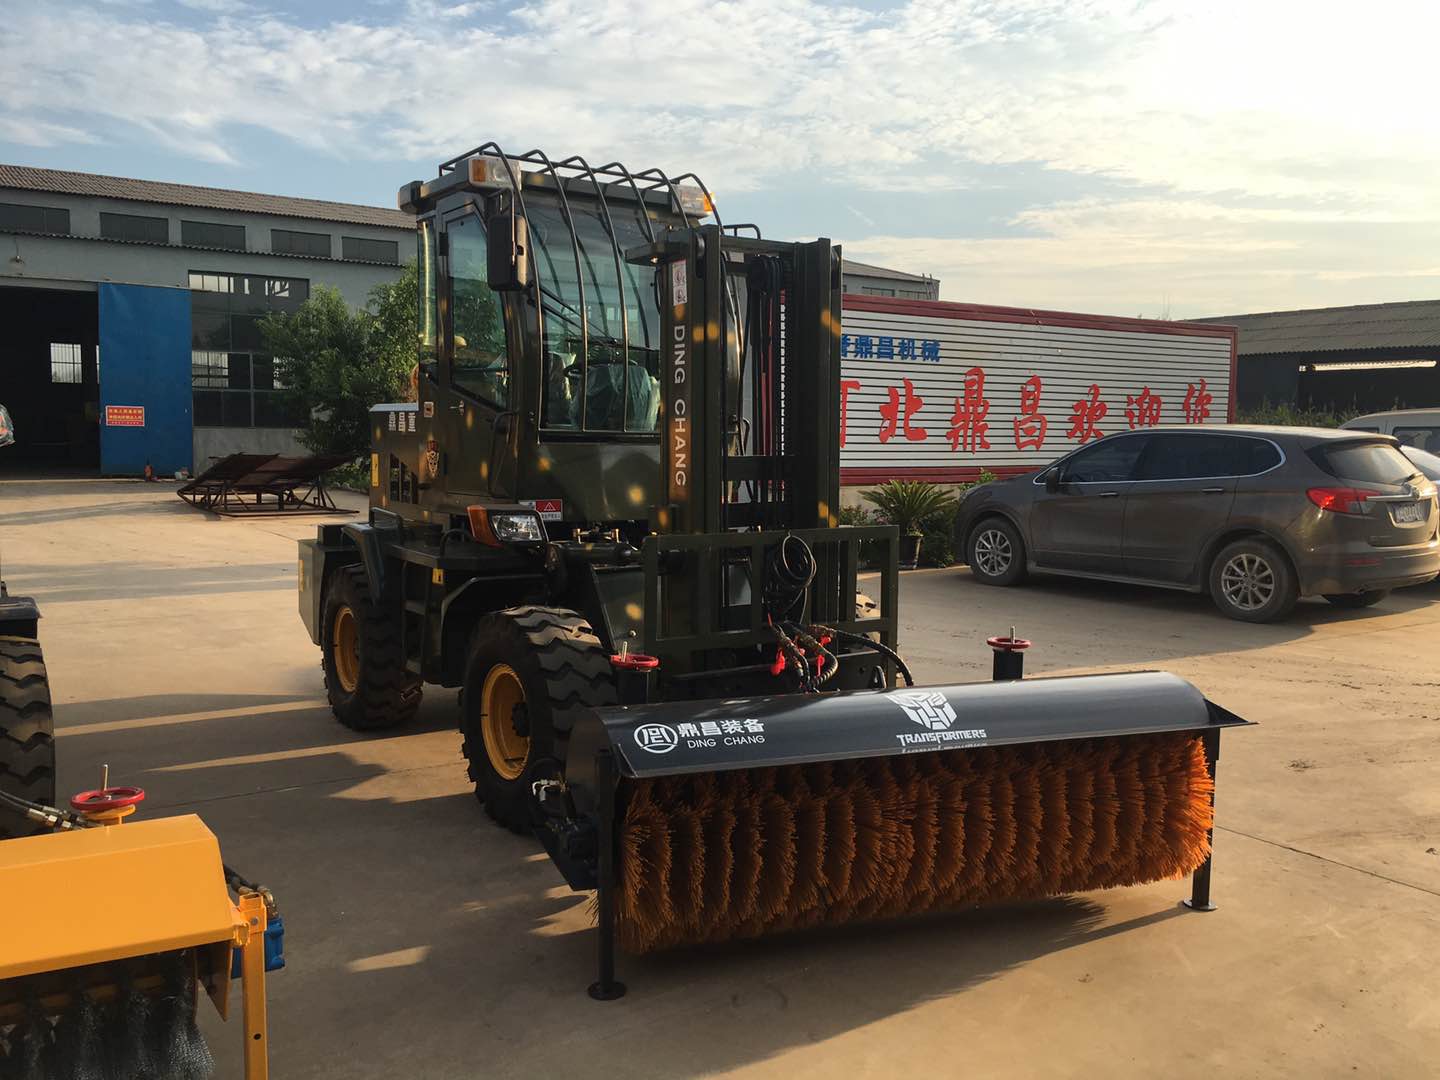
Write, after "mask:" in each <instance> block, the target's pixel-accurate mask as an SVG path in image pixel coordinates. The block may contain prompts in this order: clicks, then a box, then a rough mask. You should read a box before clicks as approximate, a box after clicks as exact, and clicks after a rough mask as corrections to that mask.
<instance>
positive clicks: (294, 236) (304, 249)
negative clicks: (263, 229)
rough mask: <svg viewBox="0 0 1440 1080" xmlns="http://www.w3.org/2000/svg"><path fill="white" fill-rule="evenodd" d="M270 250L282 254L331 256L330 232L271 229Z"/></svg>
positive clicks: (323, 257)
mask: <svg viewBox="0 0 1440 1080" xmlns="http://www.w3.org/2000/svg"><path fill="white" fill-rule="evenodd" d="M270 250H271V251H274V252H277V253H279V254H282V255H311V256H315V257H318V258H321V259H328V258H330V234H329V233H313V232H292V231H291V230H289V229H271V230H270Z"/></svg>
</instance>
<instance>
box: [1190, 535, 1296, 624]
mask: <svg viewBox="0 0 1440 1080" xmlns="http://www.w3.org/2000/svg"><path fill="white" fill-rule="evenodd" d="M1207 580H1208V581H1209V585H1210V598H1211V599H1212V600H1213V601H1214V602H1215V606H1216V607H1217V608H1219V609H1220V612H1221V614H1223V615H1226V616H1228V617H1230V618H1232V619H1238V620H1240V621H1241V622H1254V623H1263V622H1273V621H1274V620H1276V619H1283V618H1284V617H1285V616H1286V615H1289V614H1290V612H1291V611H1292V610H1293V609H1294V607H1295V601H1296V600H1298V599H1299V598H1300V589H1299V585H1298V584H1297V582H1296V580H1295V570H1294V568H1293V567H1292V566H1291V565H1290V560H1289V558H1287V557H1286V555H1285V553H1284V552H1282V551H1281V550H1280V549H1279V548H1277V547H1276V546H1275V545H1274V544H1272V543H1270V542H1269V541H1268V540H1262V539H1260V538H1259V537H1245V538H1243V539H1240V540H1236V541H1235V542H1234V543H1231V544H1227V545H1226V546H1225V547H1223V548H1221V549H1220V551H1219V553H1218V554H1217V555H1216V556H1215V558H1214V559H1213V560H1212V561H1211V563H1210V573H1209V574H1208V576H1207Z"/></svg>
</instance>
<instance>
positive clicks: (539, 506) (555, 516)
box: [524, 499, 565, 521]
mask: <svg viewBox="0 0 1440 1080" xmlns="http://www.w3.org/2000/svg"><path fill="white" fill-rule="evenodd" d="M524 505H526V506H530V507H534V509H535V512H536V513H537V514H539V515H540V520H541V521H559V520H560V518H561V517H562V516H563V515H564V513H565V504H564V503H563V502H562V501H560V500H559V499H532V500H530V501H528V502H526V503H525V504H524Z"/></svg>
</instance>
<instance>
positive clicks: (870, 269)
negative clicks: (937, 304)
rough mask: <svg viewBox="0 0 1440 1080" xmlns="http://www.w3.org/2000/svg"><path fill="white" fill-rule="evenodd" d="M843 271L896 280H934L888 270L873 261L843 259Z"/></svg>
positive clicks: (919, 275)
mask: <svg viewBox="0 0 1440 1080" xmlns="http://www.w3.org/2000/svg"><path fill="white" fill-rule="evenodd" d="M845 272H846V273H847V274H860V275H861V276H863V277H881V278H893V279H895V280H896V281H927V282H928V281H934V280H935V279H934V278H933V277H926V276H925V275H924V274H907V273H906V272H905V271H904V270H889V269H886V268H885V267H883V266H876V265H874V264H873V263H862V262H856V261H855V260H854V259H846V260H845Z"/></svg>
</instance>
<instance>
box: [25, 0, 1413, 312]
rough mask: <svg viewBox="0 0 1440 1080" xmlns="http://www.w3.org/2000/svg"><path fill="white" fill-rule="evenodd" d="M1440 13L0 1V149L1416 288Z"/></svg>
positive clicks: (939, 245)
mask: <svg viewBox="0 0 1440 1080" xmlns="http://www.w3.org/2000/svg"><path fill="white" fill-rule="evenodd" d="M1401 28H1403V32H1398V33H1397V29H1401ZM1437 37H1440V5H1436V4H1434V3H1432V2H1429V0H1373V2H1371V3H1368V4H1367V5H1365V8H1364V10H1363V14H1360V13H1358V12H1357V9H1356V8H1355V7H1354V5H1353V4H1351V3H1346V4H1341V3H1328V2H1325V0H1316V2H1312V3H1308V4H1305V5H1298V4H1292V3H1280V2H1274V0H1211V2H1208V3H1206V4H1204V5H1201V4H1198V3H1194V2H1193V0H944V2H940V0H914V2H908V3H898V2H896V3H888V2H881V0H869V2H865V3H849V4H834V3H816V2H814V0H706V2H700V0H629V2H627V3H624V4H618V3H617V4H610V5H605V4H597V3H594V2H582V0H529V2H526V3H506V2H503V0H480V2H474V0H470V2H466V0H410V2H408V3H380V2H375V0H369V2H367V0H358V2H350V3H338V2H333V0H318V2H311V3H296V2H293V0H291V2H281V0H275V2H263V0H262V2H259V3H247V2H243V0H184V2H179V0H88V2H85V0H76V2H61V0H50V2H48V3H45V4H38V5H36V4H32V5H25V6H23V7H19V8H17V9H16V10H14V11H12V12H10V13H8V14H7V16H6V18H5V20H4V21H3V23H0V160H3V161H8V162H16V163H22V164H30V165H43V166H51V167H55V168H71V169H85V170H91V171H96V172H106V173H114V174H119V175H127V176H139V177H147V178H154V179H166V180H178V181H182V182H189V183H199V184H210V185H216V186H225V187H236V188H243V189H249V190H259V191H268V192H275V193H279V194H293V195H307V196H312V197H318V198H331V199H340V200H346V201H356V202H367V203H375V204H380V205H392V204H393V199H394V193H395V190H396V189H397V188H398V187H399V186H400V184H401V183H403V182H404V181H406V180H409V179H413V178H417V177H422V176H425V175H428V174H430V173H431V172H432V171H433V169H434V166H435V164H436V163H437V162H438V161H439V160H441V159H442V158H445V157H448V156H450V155H452V154H454V153H457V152H459V151H461V150H463V149H465V148H467V147H469V146H472V145H475V144H476V143H479V142H481V141H484V140H486V139H490V138H494V139H498V140H499V141H501V142H502V143H506V144H513V145H515V146H517V147H518V148H522V149H528V148H529V147H530V146H532V145H539V146H541V147H543V148H545V149H546V150H547V151H549V152H551V153H552V154H559V155H565V154H570V153H583V154H586V155H587V156H591V157H592V159H593V158H601V159H609V158H614V157H618V158H620V159H621V160H624V161H625V162H626V163H627V164H629V165H631V166H632V167H637V168H643V167H647V166H650V165H659V166H661V167H663V168H665V169H666V170H667V171H671V172H683V171H687V170H691V169H694V170H696V171H698V172H700V174H701V175H702V176H704V177H705V178H706V181H707V183H708V184H709V185H710V186H711V187H712V188H713V189H715V190H716V191H717V193H718V196H719V199H720V205H721V208H722V210H723V212H724V213H725V216H726V217H727V219H729V220H732V221H737V220H747V221H756V222H759V223H760V224H761V225H762V227H763V228H764V229H765V231H766V233H767V235H772V236H781V237H792V236H793V237H802V236H813V235H817V234H825V235H829V236H832V237H834V238H836V239H839V240H840V241H842V242H843V243H844V245H845V250H846V252H847V254H849V255H850V256H851V257H854V258H858V259H863V260H867V261H872V262H880V263H884V264H886V265H891V266H895V267H898V268H901V269H907V270H912V271H916V272H928V273H933V274H935V275H937V276H939V277H940V278H941V280H942V283H943V286H942V295H943V296H944V297H945V298H947V299H955V300H968V301H979V302H988V303H1001V304H1011V305H1017V306H1033V307H1054V308H1068V309H1073V310H1086V311H1101V312H1114V313H1119V314H1146V315H1157V314H1162V315H1173V316H1176V317H1184V316H1187V315H1202V314H1217V313H1234V312H1241V311H1254V310H1269V309H1276V308H1287V307H1305V306H1318V305H1324V304H1344V303H1361V302H1374V301H1384V300H1406V299H1417V298H1422V297H1434V296H1437V295H1440V185H1437V184H1436V183H1435V182H1434V177H1435V176H1436V175H1437V174H1440V109H1436V108H1435V107H1434V104H1433V102H1434V100H1435V98H1436V92H1435V90H1434V86H1433V82H1432V77H1431V75H1430V74H1429V73H1430V72H1431V71H1432V70H1433V55H1432V50H1433V42H1434V41H1435V40H1437Z"/></svg>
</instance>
